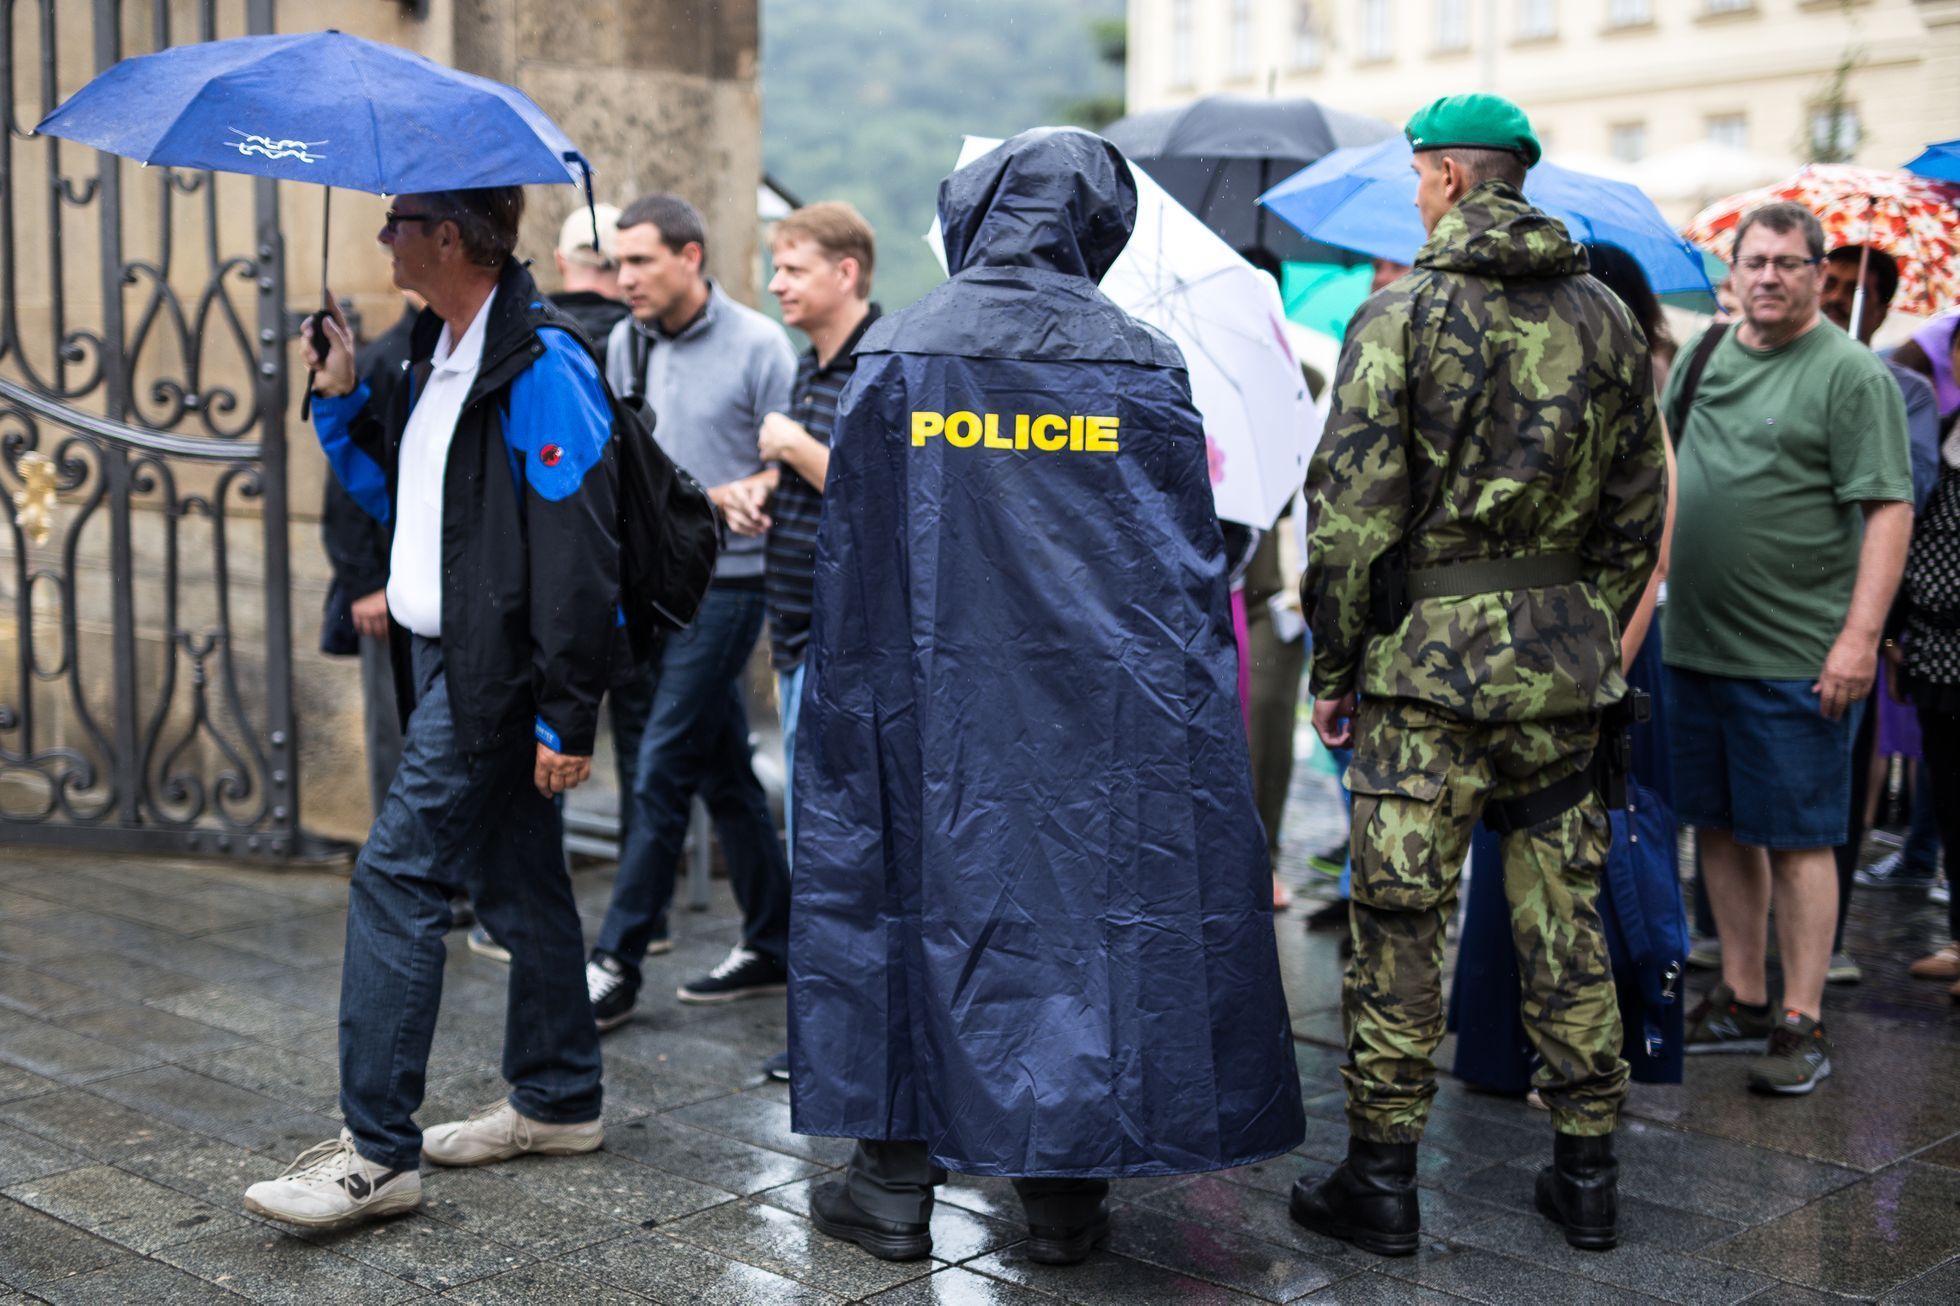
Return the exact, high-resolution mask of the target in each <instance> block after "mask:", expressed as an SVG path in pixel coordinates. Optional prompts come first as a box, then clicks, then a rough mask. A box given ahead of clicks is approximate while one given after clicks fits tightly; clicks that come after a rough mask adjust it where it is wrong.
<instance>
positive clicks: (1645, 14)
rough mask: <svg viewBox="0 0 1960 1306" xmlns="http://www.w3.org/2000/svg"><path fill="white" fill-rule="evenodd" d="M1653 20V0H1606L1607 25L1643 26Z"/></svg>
mask: <svg viewBox="0 0 1960 1306" xmlns="http://www.w3.org/2000/svg"><path fill="white" fill-rule="evenodd" d="M1653 21H1654V0H1606V25H1607V26H1608V27H1644V26H1646V25H1647V24H1648V23H1651V22H1653Z"/></svg>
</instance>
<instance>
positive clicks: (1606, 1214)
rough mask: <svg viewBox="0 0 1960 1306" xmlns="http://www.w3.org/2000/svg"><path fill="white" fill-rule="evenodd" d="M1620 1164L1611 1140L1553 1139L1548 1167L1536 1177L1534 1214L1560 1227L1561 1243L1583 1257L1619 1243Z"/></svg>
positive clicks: (1573, 1136) (1565, 1136)
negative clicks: (1562, 1231)
mask: <svg viewBox="0 0 1960 1306" xmlns="http://www.w3.org/2000/svg"><path fill="white" fill-rule="evenodd" d="M1619 1182H1620V1163H1619V1162H1618V1161H1615V1160H1614V1159H1613V1136H1612V1135H1611V1134H1604V1135H1602V1136H1600V1137H1598V1138H1581V1137H1579V1136H1578V1135H1576V1134H1557V1135H1554V1136H1553V1141H1552V1163H1551V1164H1550V1165H1548V1166H1546V1167H1545V1168H1544V1169H1543V1170H1540V1171H1539V1172H1538V1213H1539V1214H1540V1215H1542V1216H1544V1217H1545V1218H1546V1219H1548V1220H1550V1221H1552V1222H1553V1223H1554V1224H1560V1225H1563V1226H1565V1241H1566V1242H1568V1243H1570V1244H1572V1245H1573V1246H1574V1247H1578V1248H1580V1249H1582V1250H1584V1251H1589V1252H1604V1251H1611V1250H1612V1249H1613V1248H1614V1247H1616V1246H1618V1245H1619V1242H1620V1192H1619Z"/></svg>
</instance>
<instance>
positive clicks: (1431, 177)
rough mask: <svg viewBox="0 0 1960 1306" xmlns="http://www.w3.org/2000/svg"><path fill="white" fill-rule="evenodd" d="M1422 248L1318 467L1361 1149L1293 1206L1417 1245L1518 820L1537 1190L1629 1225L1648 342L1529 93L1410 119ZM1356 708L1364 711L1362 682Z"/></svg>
mask: <svg viewBox="0 0 1960 1306" xmlns="http://www.w3.org/2000/svg"><path fill="white" fill-rule="evenodd" d="M1407 131H1408V137H1409V141H1410V143H1411V145H1413V146H1414V149H1415V170H1416V174H1417V178H1418V182H1417V191H1416V206H1417V208H1418V209H1419V210H1420V211H1421V214H1422V220H1423V225H1424V227H1425V228H1426V229H1427V230H1428V231H1429V240H1428V243H1426V244H1425V245H1424V246H1423V248H1422V251H1421V253H1420V254H1419V255H1418V256H1417V258H1416V264H1415V267H1414V269H1413V270H1412V271H1411V272H1410V273H1408V275H1406V276H1404V277H1402V278H1401V279H1400V280H1397V281H1396V282H1394V283H1393V284H1392V285H1390V286H1388V287H1387V288H1386V289H1384V290H1383V291H1382V292H1380V293H1379V294H1377V295H1375V296H1374V297H1373V298H1372V299H1370V300H1369V301H1368V302H1367V303H1366V304H1365V305H1364V306H1363V307H1362V309H1361V311H1360V313H1359V315H1358V316H1357V317H1356V319H1355V321H1354V322H1353V324H1352V325H1351V326H1350V327H1349V330H1348V335H1347V342H1346V345H1345V347H1344V349H1343V350H1342V355H1341V363H1340V370H1339V374H1338V376H1337V378H1336V382H1335V390H1334V402H1333V410H1332V413H1331V415H1330V416H1329V418H1328V422H1327V430H1326V435H1325V437H1324V439H1323V440H1322V442H1321V445H1320V449H1319V452H1318V453H1317V454H1316V455H1315V457H1314V460H1313V465H1312V469H1311V471H1310V472H1309V474H1308V482H1307V489H1308V492H1309V496H1310V512H1311V538H1310V543H1309V558H1310V565H1309V568H1308V571H1307V575H1306V579H1305V582H1304V587H1303V590H1304V598H1305V601H1306V608H1307V611H1308V613H1309V616H1310V621H1311V624H1312V628H1313V672H1312V688H1313V694H1314V698H1315V700H1316V702H1315V705H1314V727H1315V729H1316V730H1317V731H1318V732H1319V734H1320V737H1321V739H1322V740H1324V741H1325V742H1326V743H1327V744H1329V745H1330V746H1341V745H1348V744H1351V745H1352V747H1353V749H1354V761H1353V764H1352V766H1350V768H1349V770H1348V787H1349V789H1350V790H1351V791H1352V792H1353V796H1354V823H1353V829H1354V834H1353V840H1354V899H1353V916H1352V923H1351V929H1352V931H1353V939H1354V959H1353V962H1352V963H1351V965H1350V966H1349V969H1348V972H1347V977H1346V981H1345V983H1344V985H1343V993H1342V1014H1343V1017H1344V1023H1345V1026H1346V1028H1347V1031H1348V1065H1347V1066H1346V1067H1345V1068H1344V1069H1343V1072H1342V1073H1343V1075H1344V1077H1345V1079H1346V1081H1347V1094H1348V1129H1349V1134H1350V1140H1349V1146H1348V1157H1347V1160H1346V1161H1345V1162H1344V1163H1343V1164H1342V1165H1341V1166H1340V1167H1339V1168H1338V1169H1336V1170H1335V1171H1334V1172H1333V1173H1332V1174H1331V1175H1328V1176H1327V1177H1325V1178H1323V1179H1321V1180H1319V1181H1317V1182H1310V1181H1307V1180H1302V1181H1301V1182H1300V1183H1299V1184H1297V1185H1296V1186H1295V1187H1294V1190H1293V1197H1292V1213H1293V1218H1294V1219H1295V1220H1297V1221H1299V1222H1300V1223H1301V1224H1303V1225H1306V1226H1307V1227H1308V1228H1310V1229H1313V1230H1315V1231H1317V1232H1320V1233H1324V1234H1329V1235H1331V1236H1334V1237H1337V1238H1343V1239H1347V1240H1349V1241H1352V1242H1355V1243H1357V1244H1358V1245H1360V1246H1361V1247H1363V1248H1366V1249H1368V1250H1370V1251H1375V1252H1379V1253H1382V1254H1385V1255H1406V1254H1408V1253H1411V1252H1413V1251H1415V1249H1416V1243H1417V1236H1418V1230H1419V1228H1420V1216H1419V1211H1418V1208H1417V1201H1416V1190H1415V1171H1416V1143H1417V1141H1418V1140H1419V1139H1420V1138H1421V1137H1422V1131H1423V1124H1424V1121H1425V1120H1426V1118H1427V1115H1428V1109H1429V1100H1430V1099H1431V1098H1432V1097H1433V1096H1434V1095H1435V1092H1436V1085H1435V1067H1434V1064H1433V1062H1432V1060H1431V1058H1432V1056H1433V1054H1434V1052H1435V1049H1436V1045H1437V1043H1438V1042H1439V1041H1440V1040H1441V1038H1442V1036H1443V1007H1442V1002H1441V967H1442V960H1443V926H1444V922H1445V921H1446V920H1448V918H1449V917H1450V915H1451V914H1453V912H1454V911H1455V903H1456V894H1457V881H1458V877H1459V874H1460V869H1461V867H1462V865H1463V861H1464V856H1465V854H1466V853H1467V852H1468V850H1469V845H1470V837H1471V833H1472V830H1473V827H1474V826H1475V825H1476V824H1477V822H1478V820H1479V819H1481V820H1483V821H1484V822H1485V823H1486V824H1487V825H1489V826H1491V827H1492V828H1494V829H1496V830H1498V831H1500V832H1501V833H1502V836H1503V838H1502V845H1503V860H1504V890H1505V896H1506V898H1507V899H1508V900H1509V903H1510V908H1511V920H1512V933H1513V937H1514V940H1515V942H1516V945H1517V950H1518V957H1519V962H1520V969H1521V971H1522V978H1523V988H1524V998H1523V1015H1524V1023H1525V1026H1526V1028H1527V1029H1528V1030H1529V1031H1530V1035H1531V1038H1532V1041H1533V1043H1534V1045H1535V1046H1536V1047H1537V1049H1538V1051H1539V1053H1540V1055H1541V1056H1542V1057H1543V1060H1544V1064H1543V1067H1542V1068H1541V1069H1540V1070H1539V1071H1538V1074H1537V1086H1538V1089H1539V1091H1540V1093H1541V1094H1542V1095H1543V1097H1544V1100H1545V1102H1546V1104H1547V1105H1549V1106H1550V1107H1551V1111H1552V1118H1553V1121H1554V1123H1555V1124H1556V1126H1557V1130H1558V1133H1557V1139H1556V1144H1555V1147H1554V1150H1553V1164H1552V1165H1551V1166H1550V1167H1548V1168H1547V1169H1546V1170H1545V1171H1544V1172H1543V1173H1541V1175H1540V1176H1539V1179H1538V1191H1537V1202H1538V1208H1539V1210H1540V1211H1542V1212H1543V1213H1544V1214H1545V1215H1547V1216H1548V1217H1550V1218H1551V1219H1553V1220H1555V1221H1557V1222H1559V1223H1560V1224H1562V1225H1564V1226H1565V1234H1566V1240H1567V1241H1568V1242H1570V1243H1571V1244H1572V1245H1573V1246H1575V1247H1585V1248H1596V1249H1605V1248H1608V1247H1611V1246H1613V1245H1614V1243H1615V1241H1616V1239H1617V1236H1618V1230H1617V1226H1618V1218H1617V1213H1618V1203H1617V1197H1616V1193H1615V1182H1616V1179H1617V1174H1618V1170H1617V1166H1616V1164H1615V1162H1614V1160H1613V1146H1612V1134H1613V1127H1614V1122H1615V1119H1616V1117H1617V1115H1618V1113H1619V1109H1620V1103H1621V1100H1622V1099H1623V1098H1624V1096H1625V1094H1626V1082H1627V1067H1626V1064H1625V1062H1623V1061H1622V1060H1621V1059H1620V1056H1619V1047H1620V1018H1619V1013H1618V1008H1617V1006H1616V1005H1615V1002H1614V992H1613V979H1612V973H1611V971H1610V970H1609V968H1608V964H1607V952H1606V942H1605V938H1604V936H1603V934H1602V932H1601V928H1600V921H1599V916H1598V914H1597V912H1596V911H1595V909H1594V898H1595V895H1596V892H1597V889H1598V883H1599V876H1600V873H1601V870H1602V868H1603V866H1604V864H1605V860H1606V851H1607V846H1608V842H1609V834H1608V826H1607V820H1606V806H1605V802H1604V799H1603V797H1602V794H1601V792H1600V788H1601V785H1600V778H1601V775H1602V773H1603V772H1604V771H1606V770H1608V769H1609V768H1608V767H1607V766H1606V765H1605V764H1606V763H1607V762H1608V761H1609V754H1611V753H1612V752H1614V751H1615V750H1613V749H1612V748H1611V747H1610V744H1611V742H1612V741H1611V739H1610V738H1608V739H1607V741H1606V743H1604V744H1603V743H1602V726H1601V721H1602V715H1603V714H1604V713H1606V712H1607V710H1608V709H1612V708H1614V707H1615V705H1616V704H1618V703H1619V702H1620V700H1621V699H1622V697H1623V696H1624V695H1625V694H1626V692H1627V687H1626V683H1625V681H1624V680H1622V679H1621V676H1620V672H1619V663H1620V649H1619V641H1620V630H1621V628H1622V626H1623V624H1624V623H1625V621H1626V619H1627V617H1628V616H1629V615H1630V614H1631V613H1632V611H1633V608H1634V605H1635V603H1636V602H1637V600H1638V599H1639V597H1640V593H1641V590H1642V587H1643V585H1644V584H1645V581H1646V579H1647V575H1648V573H1649V572H1650V571H1651V570H1652V568H1653V565H1654V561H1655V557H1656V552H1657V548H1658V544H1659V537H1660V532H1661V528H1662V510H1663V498H1664V490H1665V478H1666V472H1665V468H1664V463H1663V461H1662V458H1663V455H1662V449H1661V437H1660V430H1659V425H1658V423H1657V422H1656V420H1655V414H1654V398H1653V379H1652V374H1651V371H1650V369H1649V367H1648V364H1647V349H1646V347H1645V343H1644V341H1643V338H1642V336H1641V332H1640V329H1639V328H1638V327H1637V326H1636V325H1635V324H1634V321H1633V319H1632V317H1631V316H1630V315H1629V314H1628V313H1627V311H1626V309H1625V308H1624V307H1623V306H1622V305H1621V303H1620V301H1619V300H1618V299H1617V298H1615V297H1614V295H1613V293H1612V292H1611V291H1610V290H1608V289H1607V288H1606V287H1605V286H1604V285H1602V284H1600V283H1599V282H1598V281H1595V280H1594V279H1593V278H1592V277H1590V276H1589V275H1588V274H1587V270H1586V269H1587V263H1586V253H1585V251H1584V250H1583V249H1582V248H1581V247H1580V246H1578V245H1577V244H1575V243H1574V242H1573V241H1572V239H1571V238H1570V237H1569V236H1568V235H1567V234H1566V231H1565V229H1564V227H1563V226H1562V225H1561V224H1560V223H1558V222H1557V221H1556V220H1554V219H1552V218H1550V217H1548V216H1546V215H1545V214H1544V213H1542V212H1540V211H1538V210H1537V209H1535V208H1533V207H1532V206H1531V205H1530V204H1529V203H1527V202H1526V200H1525V199H1524V197H1523V195H1522V194H1521V187H1522V186H1523V184H1524V179H1525V173H1526V170H1527V169H1529V168H1530V167H1531V166H1532V165H1534V164H1535V163H1537V161H1538V156H1539V145H1538V141H1537V139H1536V137H1535V136H1534V135H1533V133H1532V130H1531V124H1530V122H1529V121H1528V120H1527V119H1526V117H1525V115H1524V113H1523V111H1522V110H1520V109H1519V108H1518V107H1517V106H1516V105H1513V104H1511V103H1510V102H1508V101H1506V100H1503V99H1499V98H1497V97H1495V96H1489V95H1461V96H1449V97H1445V98H1443V99H1440V100H1437V101H1436V102H1434V103H1433V104H1431V105H1429V106H1428V107H1427V108H1425V109H1423V110H1422V111H1421V112H1419V113H1417V114H1416V115H1415V117H1413V118H1411V119H1410V120H1409V124H1408V129H1407ZM1357 700H1358V701H1357Z"/></svg>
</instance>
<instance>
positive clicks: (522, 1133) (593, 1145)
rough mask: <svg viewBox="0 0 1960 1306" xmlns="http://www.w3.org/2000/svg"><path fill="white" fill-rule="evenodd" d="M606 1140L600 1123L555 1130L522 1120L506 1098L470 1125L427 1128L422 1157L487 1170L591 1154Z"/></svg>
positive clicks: (483, 1109) (460, 1123)
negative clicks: (518, 1161)
mask: <svg viewBox="0 0 1960 1306" xmlns="http://www.w3.org/2000/svg"><path fill="white" fill-rule="evenodd" d="M605 1141H606V1131H605V1128H604V1127H603V1126H602V1125H600V1123H599V1122H598V1121H597V1120H587V1121H583V1122H582V1123H580V1124H576V1125H550V1124H546V1123H545V1122H544V1121H542V1120H533V1119H531V1118H530V1117H529V1116H525V1115H519V1114H518V1111H517V1108H516V1107H514V1106H512V1105H511V1104H510V1099H508V1098H505V1099H503V1100H501V1101H497V1102H492V1103H490V1105H488V1106H482V1107H478V1108H477V1109H476V1110H474V1111H472V1112H470V1118H469V1119H468V1120H457V1121H452V1122H451V1123H449V1124H446V1125H436V1126H435V1127H434V1128H432V1129H424V1130H423V1131H422V1155H423V1156H426V1157H428V1158H429V1159H430V1160H431V1161H434V1162H435V1163H436V1164H437V1165H488V1164H490V1163H491V1162H492V1161H507V1160H509V1159H510V1158H511V1157H513V1156H519V1155H522V1154H523V1153H525V1152H542V1153H545V1154H546V1155H549V1156H570V1155H573V1154H575V1153H578V1152H592V1151H596V1150H598V1147H599V1144H601V1143H603V1142H605Z"/></svg>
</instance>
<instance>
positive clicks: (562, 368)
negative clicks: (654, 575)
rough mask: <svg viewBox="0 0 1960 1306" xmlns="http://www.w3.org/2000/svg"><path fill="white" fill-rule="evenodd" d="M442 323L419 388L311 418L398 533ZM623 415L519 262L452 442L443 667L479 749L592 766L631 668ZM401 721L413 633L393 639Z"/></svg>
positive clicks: (347, 475)
mask: <svg viewBox="0 0 1960 1306" xmlns="http://www.w3.org/2000/svg"><path fill="white" fill-rule="evenodd" d="M441 334H442V319H441V318H439V317H437V316H436V315H435V314H434V313H432V312H429V311H427V310H424V311H423V313H422V315H421V317H420V319H419V320H418V321H417V322H416V324H415V330H414V334H413V343H412V346H411V348H410V351H409V362H408V364H407V370H408V378H407V379H408V384H406V385H396V386H392V387H387V388H385V389H383V390H381V391H380V392H379V393H378V394H377V393H376V392H375V391H372V390H370V388H369V387H368V386H367V385H366V384H363V385H362V386H361V387H360V388H359V389H357V390H355V391H354V393H352V394H351V395H347V396H345V397H343V398H339V399H318V398H316V399H315V400H314V403H313V413H314V422H315V424H316V426H317V428H318V431H319V436H320V445H321V448H322V449H323V450H324V451H325V452H326V455H327V461H328V462H329V463H331V464H332V466H333V469H334V474H335V475H336V476H337V477H339V479H340V482H341V484H342V485H343V486H345V487H346V489H347V492H348V493H349V494H350V495H352V496H353V498H354V500H355V502H357V503H359V504H360V505H361V507H362V508H363V509H365V510H366V511H367V512H368V513H369V515H371V516H373V517H374V518H375V519H376V520H378V521H380V522H382V523H383V524H384V525H386V526H388V527H389V528H390V531H391V532H392V528H393V523H394V519H395V513H394V504H395V495H396V484H395V476H396V467H397V458H398V455H399V452H400V448H401V439H402V432H403V431H404V430H406V429H407V426H408V414H409V410H410V409H411V408H412V407H413V405H414V401H415V398H416V396H418V395H419V394H420V393H421V391H422V387H423V385H424V383H425V382H426V381H427V379H428V375H429V370H430V367H431V362H430V359H431V356H432V355H433V354H434V352H435V346H436V341H437V339H438V338H439V337H440V336H441ZM611 437H612V409H611V405H610V403H609V402H608V400H607V397H606V388H605V383H604V381H603V380H602V379H601V378H600V375H599V369H598V367H597V366H596V365H595V364H594V363H593V360H592V356H591V352H590V349H589V347H588V345H587V344H586V342H585V341H584V339H583V338H582V337H581V336H580V335H579V334H578V333H577V330H576V329H575V328H574V327H573V326H572V325H571V323H570V322H568V321H567V320H566V319H565V318H564V317H563V316H562V315H561V314H560V313H558V311H557V310H555V309H554V308H552V306H551V305H550V303H549V302H547V301H546V299H545V298H544V296H543V295H541V294H539V293H538V288H537V285H536V283H535V282H534V281H533V280H532V279H531V274H530V273H529V272H528V271H526V270H525V269H524V267H523V266H522V265H521V264H519V263H517V262H516V261H515V260H512V261H508V262H506V263H505V265H504V269H503V272H502V273H501V274H500V275H499V277H498V281H497V298H496V301H495V302H494V303H493V304H492V305H491V308H490V320H489V322H488V323H486V328H485V334H484V342H483V360H482V363H481V365H480V366H479V368H478V370H477V377H476V384H475V386H474V387H473V388H472V389H471V391H470V393H469V396H468V398H467V399H465V400H464V402H463V411H462V414H461V416H460V417H458V419H457V422H456V434H455V437H454V438H453V439H452V440H451V442H450V445H449V461H448V465H447V470H446V472H445V474H444V479H443V490H442V494H443V499H442V654H443V669H444V674H445V676H446V677H447V680H448V685H449V700H450V711H451V713H452V715H453V716H454V718H455V722H456V731H457V736H458V738H459V739H460V740H461V742H462V745H463V747H464V749H465V750H466V751H468V752H472V753H479V752H487V751H489V750H492V749H497V748H503V747H508V746H510V745H511V744H513V743H514V742H516V741H518V740H520V739H524V738H527V737H532V736H535V737H536V738H537V739H538V740H540V741H542V742H543V743H545V744H548V745H550V746H551V747H552V748H554V749H557V750H558V751H560V752H564V753H571V754H576V755H589V754H590V753H591V752H592V739H593V734H594V732H595V731H596V729H597V725H598V714H599V699H600V697H601V695H603V694H604V693H605V690H606V688H607V685H608V684H609V683H610V681H611V679H612V676H613V672H614V670H615V668H616V667H618V666H620V665H623V664H624V661H625V658H624V646H625V644H626V638H625V632H624V629H623V628H622V627H621V626H620V625H619V533H618V507H617V503H618V480H619V478H618V469H617V466H616V463H615V450H614V446H613V444H612V439H611ZM390 644H391V646H392V648H393V649H394V651H395V659H394V660H395V690H396V696H397V700H398V701H399V703H400V704H401V712H402V720H403V723H404V724H406V722H407V720H408V715H409V713H410V712H411V711H412V710H413V708H414V705H415V689H414V682H413V678H412V677H411V676H410V675H408V663H407V659H406V656H405V655H406V652H407V649H408V639H407V632H406V631H402V630H400V629H399V628H397V629H396V631H395V638H394V639H393V640H391V641H390Z"/></svg>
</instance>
